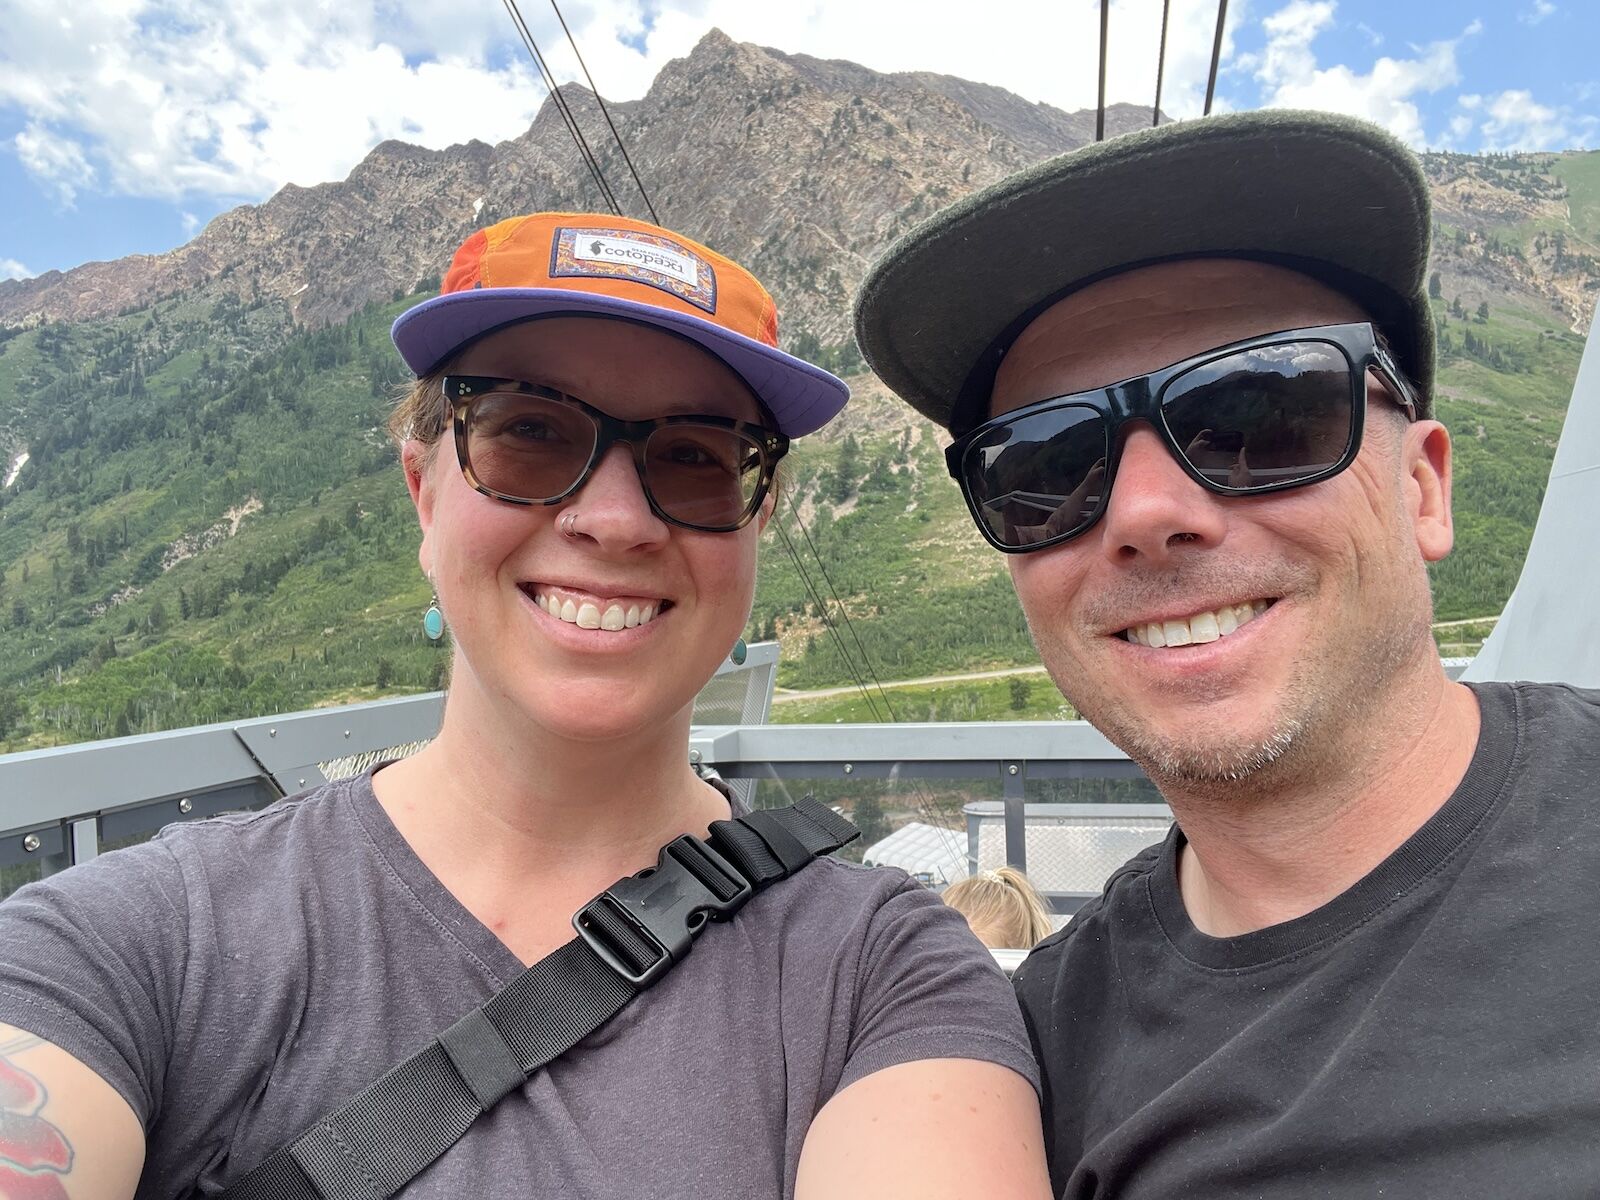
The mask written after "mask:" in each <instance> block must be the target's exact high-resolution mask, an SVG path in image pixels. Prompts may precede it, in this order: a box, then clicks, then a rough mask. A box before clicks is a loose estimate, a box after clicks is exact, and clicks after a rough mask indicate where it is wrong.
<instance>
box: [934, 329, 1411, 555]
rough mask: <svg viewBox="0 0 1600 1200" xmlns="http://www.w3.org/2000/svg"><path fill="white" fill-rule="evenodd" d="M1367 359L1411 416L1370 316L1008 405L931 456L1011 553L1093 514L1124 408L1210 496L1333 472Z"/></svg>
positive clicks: (1357, 442)
mask: <svg viewBox="0 0 1600 1200" xmlns="http://www.w3.org/2000/svg"><path fill="white" fill-rule="evenodd" d="M1368 368H1371V369H1372V370H1373V371H1375V372H1376V373H1377V374H1378V376H1379V377H1380V378H1381V379H1382V380H1383V382H1384V384H1385V385H1386V386H1387V387H1388V389H1389V391H1390V392H1391V394H1392V395H1393V397H1394V399H1395V401H1396V403H1398V404H1399V405H1400V406H1401V407H1402V408H1403V409H1405V411H1406V414H1407V415H1408V416H1409V418H1410V419H1411V420H1413V421H1415V420H1416V419H1417V399H1416V394H1415V393H1414V392H1413V391H1412V389H1411V386H1410V385H1409V384H1408V383H1406V381H1405V378H1404V376H1403V375H1402V374H1401V373H1400V370H1399V368H1398V367H1396V366H1395V364H1394V361H1393V359H1391V358H1390V356H1389V354H1388V351H1387V350H1385V349H1384V348H1383V346H1381V345H1380V344H1379V343H1378V340H1377V337H1376V335H1375V334H1374V333H1373V330H1372V326H1371V325H1368V324H1354V325H1324V326H1319V327H1317V328H1314V329H1292V330H1287V331H1285V332H1282V333H1270V334H1266V335H1264V336H1262V337H1254V338H1250V339H1248V340H1246V341H1242V342H1235V343H1234V344H1232V345H1228V346H1219V347H1217V348H1216V349H1214V350H1208V351H1206V352H1205V353H1204V354H1200V355H1196V356H1195V357H1194V358H1186V359H1184V360H1183V361H1182V362H1177V363H1173V364H1172V365H1171V366H1169V367H1163V368H1162V369H1161V370H1159V371H1152V372H1151V373H1150V374H1148V375H1138V376H1135V377H1134V378H1132V379H1125V380H1123V381H1122V382H1120V383H1113V384H1111V385H1109V386H1107V387H1103V388H1095V389H1093V390H1092V391H1086V392H1077V393H1074V394H1073V395H1070V396H1056V397H1054V398H1052V399H1049V400H1041V401H1040V402H1038V403H1037V404H1030V405H1027V406H1026V407H1024V408H1018V409H1013V410H1012V411H1011V412H1008V413H1002V414H1001V415H1000V416H998V417H995V418H993V419H991V420H988V421H985V422H984V423H983V424H981V425H979V426H978V427H977V428H976V429H973V430H971V431H970V432H968V433H966V434H964V435H962V436H961V437H959V438H957V439H956V440H955V442H954V443H953V444H952V445H951V446H950V447H949V448H948V449H947V450H946V451H945V461H946V462H947V464H948V465H949V467H950V474H951V475H953V476H955V479H956V482H957V483H959V484H960V485H961V494H962V495H963V496H965V497H966V501H967V508H968V509H970V510H971V512H972V518H973V520H974V521H976V522H977V524H978V529H979V531H980V532H981V533H982V534H983V536H984V537H985V538H986V539H988V542H989V544H990V545H991V546H994V547H995V548H996V549H997V550H1003V551H1005V552H1006V553H1008V554H1025V553H1027V552H1029V551H1032V550H1043V549H1045V548H1046V547H1048V546H1055V545H1058V544H1060V543H1061V542H1064V541H1067V540H1068V539H1070V538H1075V537H1077V536H1079V535H1080V534H1082V533H1084V532H1086V531H1087V530H1088V529H1089V528H1090V526H1092V525H1093V524H1094V523H1095V522H1096V521H1097V520H1099V519H1100V516H1101V514H1103V513H1104V512H1105V508H1106V502H1107V501H1108V500H1109V498H1110V496H1111V484H1112V481H1113V479H1114V478H1115V477H1116V470H1117V461H1118V459H1119V458H1120V456H1121V453H1122V443H1123V438H1122V436H1121V434H1122V432H1123V429H1124V427H1125V426H1126V425H1127V424H1128V423H1129V422H1130V421H1147V422H1149V424H1150V425H1152V426H1153V427H1154V428H1155V430H1156V433H1157V434H1158V435H1159V436H1160V438H1161V440H1162V441H1163V442H1164V443H1165V444H1166V447H1167V449H1168V450H1169V451H1171V453H1172V456H1173V458H1175V459H1177V460H1178V463H1179V465H1181V466H1182V467H1183V469H1184V471H1185V472H1187V473H1188V475H1189V477H1190V478H1191V479H1193V480H1194V481H1195V482H1196V483H1198V484H1199V485H1200V486H1201V487H1203V488H1205V489H1206V490H1207V491H1209V492H1215V493H1216V494H1217V495H1219V496H1256V495H1261V494H1264V493H1267V492H1276V491H1282V490H1283V489H1285V488H1295V487H1304V486H1305V485H1306V484H1309V483H1317V482H1319V481H1320V480H1323V479H1328V478H1330V477H1331V476H1334V475H1337V474H1338V473H1339V472H1340V471H1342V470H1344V469H1345V468H1346V467H1348V466H1349V465H1350V464H1351V463H1352V462H1353V461H1354V460H1355V457H1356V454H1357V453H1358V452H1359V451H1360V449H1361V431H1362V427H1363V424H1364V421H1365V416H1366V380H1367V370H1368Z"/></svg>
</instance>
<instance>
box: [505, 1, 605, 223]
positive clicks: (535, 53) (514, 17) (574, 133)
mask: <svg viewBox="0 0 1600 1200" xmlns="http://www.w3.org/2000/svg"><path fill="white" fill-rule="evenodd" d="M503 2H504V4H505V7H506V11H507V12H508V13H510V14H511V21H512V24H514V25H515V26H516V27H517V32H518V33H519V34H520V35H521V37H522V44H523V45H524V46H526V47H527V49H528V54H529V55H530V56H531V57H532V58H533V61H534V65H535V66H536V67H537V68H538V69H539V77H540V78H541V79H543V80H544V85H545V87H546V88H547V89H548V90H549V93H550V99H551V100H552V101H554V103H555V106H556V111H557V112H558V113H559V114H560V115H561V121H562V124H564V125H565V126H566V127H567V134H568V135H569V136H570V137H571V138H572V141H573V145H575V146H576V147H577V148H578V154H579V156H580V157H581V158H582V159H583V162H584V165H585V166H586V167H588V169H589V177H590V178H591V179H593V180H594V183H595V186H596V187H597V188H599V189H600V195H601V198H602V199H604V201H605V203H606V207H607V208H609V209H610V210H611V211H612V212H613V213H614V214H615V215H617V216H619V217H620V216H622V206H621V205H619V204H618V203H617V197H616V195H615V194H614V193H613V192H612V191H611V187H610V185H609V184H608V183H607V182H606V177H605V172H604V171H602V170H601V169H600V160H599V159H598V158H596V157H595V154H594V151H593V150H591V149H590V148H589V142H588V139H587V138H585V137H584V136H583V130H581V129H580V128H578V120H577V117H576V116H575V115H574V114H573V112H572V110H571V108H570V107H569V106H568V104H567V99H566V97H565V96H563V95H562V94H561V88H560V86H559V85H558V84H557V83H556V78H555V75H554V73H552V72H551V70H550V67H549V64H548V63H546V62H545V59H544V55H543V54H542V53H540V50H539V43H538V42H536V41H534V38H533V34H532V33H531V32H530V31H529V29H528V25H527V22H526V21H524V20H523V19H522V13H521V11H520V10H519V9H518V8H517V0H503Z"/></svg>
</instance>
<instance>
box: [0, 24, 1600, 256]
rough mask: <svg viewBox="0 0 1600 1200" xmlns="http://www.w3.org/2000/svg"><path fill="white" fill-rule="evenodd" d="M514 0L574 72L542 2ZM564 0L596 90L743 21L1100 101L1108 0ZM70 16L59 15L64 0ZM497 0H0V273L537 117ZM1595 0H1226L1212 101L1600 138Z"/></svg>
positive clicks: (1198, 71) (1448, 135)
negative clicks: (370, 156) (413, 147)
mask: <svg viewBox="0 0 1600 1200" xmlns="http://www.w3.org/2000/svg"><path fill="white" fill-rule="evenodd" d="M521 7H522V10H523V14H524V16H525V17H526V19H527V20H528V22H529V24H530V26H531V27H532V28H533V31H534V36H535V37H536V38H537V39H538V40H539V41H540V44H541V47H542V48H543V49H544V51H545V53H546V55H547V57H549V58H550V59H551V61H552V65H553V66H554V68H555V69H556V71H557V73H558V74H559V75H561V76H562V78H564V79H565V78H572V77H574V75H575V74H576V70H577V67H576V63H575V62H574V61H573V60H572V58H571V54H570V51H567V50H566V47H565V45H564V44H563V43H562V41H561V39H560V35H559V31H558V30H557V29H556V27H555V19H554V17H553V15H552V14H551V11H550V9H549V7H548V5H547V4H545V3H544V0H522V5H521ZM943 7H944V6H943V5H942V4H941V3H940V0H785V2H784V3H781V4H780V3H764V4H754V3H750V2H749V0H673V2H670V3H666V2H663V0H586V2H583V3H580V2H579V0H565V3H564V4H563V11H564V12H565V14H566V16H567V20H568V23H569V24H570V25H572V27H573V30H574V32H575V34H576V35H577V37H578V41H579V45H580V47H581V49H582V50H583V53H584V57H585V59H586V60H587V61H588V64H589V67H590V69H591V70H592V71H593V72H594V75H595V78H596V80H597V81H598V82H599V84H600V86H601V88H602V90H603V91H604V92H605V93H606V94H607V95H608V96H611V97H615V98H618V99H629V98H633V97H637V96H639V95H642V94H643V93H644V91H645V90H646V89H647V88H648V86H649V83H650V80H651V79H653V78H654V76H655V74H656V72H657V71H659V70H660V68H661V66H662V65H663V64H664V63H666V62H667V61H669V60H670V59H672V58H675V57H679V56H681V55H683V54H685V53H687V52H688V51H689V49H690V48H691V47H692V46H693V45H694V43H695V42H696V41H698V40H699V38H700V37H701V36H703V35H704V34H705V32H706V31H707V30H709V29H710V28H712V27H713V26H717V27H720V28H722V29H723V30H725V31H726V32H727V33H729V34H730V35H731V36H733V37H735V38H737V39H739V40H741V41H752V42H757V43H760V44H762V45H768V46H774V47H776V48H778V49H780V50H785V51H791V52H797V53H808V54H815V55H818V56H822V57H829V58H846V59H852V60H854V61H857V62H861V63H864V64H866V65H867V66H870V67H873V68H875V69H878V70H886V71H898V70H933V71H942V72H946V73H949V74H954V75H961V76H964V77H966V78H969V79H977V80H981V81H983V82H988V83H994V84H999V85H1001V86H1004V87H1009V88H1011V89H1012V90H1014V91H1016V92H1018V93H1020V94H1021V95H1023V96H1025V97H1027V98H1028V99H1031V100H1043V101H1046V102H1048V103H1051V104H1055V105H1058V106H1060V107H1064V108H1080V107H1084V106H1087V105H1092V104H1093V102H1094V94H1095V84H1096V80H1095V60H1096V53H1097V39H1098V30H1099V15H1098V14H1099V3H1098V0H986V3H985V4H984V5H983V6H982V7H981V11H982V13H983V21H982V22H981V23H979V24H974V21H973V18H972V13H973V11H974V9H973V8H972V6H967V5H954V4H952V5H949V6H948V7H949V19H941V15H942V14H941V9H942V8H943ZM63 14H68V15H63ZM1160 19H1161V3H1160V0H1114V2H1113V4H1112V9H1111V64H1110V83H1109V91H1110V95H1111V98H1112V99H1113V100H1127V101H1131V102H1135V103H1145V104H1148V103H1149V101H1150V96H1151V93H1152V92H1153V87H1154V74H1155V48H1156V43H1157V31H1158V29H1159V23H1160ZM1215 19H1216V4H1215V0H1172V17H1171V32H1170V34H1169V49H1168V57H1167V90H1166V93H1165V104H1164V107H1166V108H1167V109H1168V111H1169V112H1171V113H1173V114H1174V115H1177V116H1180V117H1190V116H1195V115H1198V113H1199V111H1200V108H1201V104H1202V98H1203V93H1204V87H1205V71H1206V66H1207V64H1208V61H1209V56H1210V50H1211V38H1212V32H1213V29H1214V22H1215ZM513 38H514V32H513V29H512V26H511V23H510V20H509V18H508V17H507V16H506V14H505V11H504V9H503V7H502V6H501V4H500V3H498V2H497V0H448V2H447V0H343V2H342V3H340V4H339V5H336V6H335V5H328V4H326V3H325V2H324V0H232V2H230V3H226V4H225V3H222V2H221V0H77V2H75V3H74V4H72V5H71V6H66V5H62V4H60V3H59V0H6V2H5V3H4V4H3V5H0V278H6V277H12V276H19V275H26V274H30V273H31V274H37V273H39V272H42V271H46V270H50V269H66V268H69V267H71V266H74V265H77V264H78V263H81V262H85V261H89V260H93V259H102V258H116V257H120V256H121V255H124V254H131V253H159V252H161V251H164V250H169V249H171V248H173V247H175V246H178V245H181V244H182V243H184V242H185V241H187V240H188V239H189V238H190V237H192V236H193V235H194V233H195V232H197V231H198V230H199V229H200V228H201V227H203V226H204V224H205V223H206V222H207V221H209V220H210V219H211V218H212V217H214V216H216V215H217V214H218V213H220V212H223V211H225V210H226V209H228V208H230V207H232V206H233V205H235V204H240V203H247V202H258V201H260V200H262V199H265V198H266V197H267V196H269V195H271V194H272V193H273V192H274V191H276V190H277V189H278V188H279V187H281V186H282V185H283V184H284V183H287V182H295V183H299V184H304V185H310V184H315V183H319V182H323V181H326V180H330V179H339V178H343V177H344V175H345V174H347V173H348V172H349V170H350V168H351V167H352V166H354V165H355V163H356V162H358V161H359V160H360V158H361V157H362V155H363V154H365V153H366V151H367V150H369V149H370V148H371V147H372V146H373V145H375V144H377V142H379V141H381V140H383V139H384V138H386V137H400V138H404V139H406V140H409V141H413V142H418V143H420V144H423V145H427V146H434V147H439V146H445V145H449V144H451V143H454V142H460V141H464V140H466V139H468V138H472V137H477V138H481V139H483V140H485V141H499V140H502V139H505V138H508V137H514V136H516V134H518V133H519V132H521V131H522V130H523V129H524V128H526V126H527V124H528V122H529V121H530V120H531V119H532V116H533V114H534V112H535V111H536V110H537V108H538V105H539V102H540V100H541V99H542V92H541V90H540V88H539V87H538V86H537V84H536V83H535V77H534V75H533V72H532V69H531V67H530V66H529V65H528V64H526V62H525V61H524V56H523V53H522V51H521V48H520V46H519V45H518V44H517V43H516V42H515V41H514V40H513ZM1597 47H1600V5H1597V4H1595V3H1593V0H1485V2H1483V3H1475V2H1474V0H1449V2H1446V0H1406V2H1403V3H1396V2H1395V0H1387V2H1380V0H1231V3H1230V4H1229V24H1228V36H1227V44H1226V48H1225V54H1224V64H1223V71H1222V75H1221V79H1220V81H1219V85H1218V104H1219V106H1220V107H1228V108H1256V107H1262V106H1266V105H1296V106H1306V107H1316V108H1328V109H1335V110H1339V111H1345V112H1351V113H1354V114H1356V115H1360V116H1365V117H1368V118H1369V119H1372V120H1376V121H1379V122H1380V123H1382V124H1384V125H1386V126H1387V127H1388V128H1390V129H1391V130H1393V131H1394V132H1395V133H1397V134H1398V135H1399V136H1401V137H1403V138H1405V139H1407V140H1408V141H1410V142H1411V143H1412V144H1413V145H1416V146H1418V147H1419V148H1420V147H1450V148H1454V149H1461V150H1470V151H1480V150H1507V149H1568V148H1573V147H1579V146H1584V147H1587V146H1600V58H1597V56H1596V54H1595V50H1596V48H1597Z"/></svg>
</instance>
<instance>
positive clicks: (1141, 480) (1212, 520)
mask: <svg viewBox="0 0 1600 1200" xmlns="http://www.w3.org/2000/svg"><path fill="white" fill-rule="evenodd" d="M1222 500H1223V497H1221V496H1217V495H1213V494H1212V493H1211V492H1208V491H1206V490H1205V489H1204V488H1203V487H1201V486H1200V485H1199V484H1198V483H1196V482H1195V481H1194V480H1193V479H1191V478H1190V477H1189V476H1188V475H1187V474H1186V473H1185V472H1184V469H1183V467H1182V466H1180V465H1179V463H1178V460H1177V459H1176V458H1174V457H1173V455H1172V451H1170V450H1169V449H1167V446H1166V443H1164V442H1163V441H1162V440H1161V437H1160V435H1159V434H1157V433H1156V431H1155V430H1154V429H1152V428H1150V426H1148V425H1136V426H1135V427H1134V428H1133V429H1132V430H1131V431H1130V432H1129V433H1128V435H1127V438H1126V440H1125V441H1124V443H1123V446H1122V456H1121V458H1120V459H1119V461H1118V463H1117V473H1116V479H1115V480H1114V481H1113V483H1112V486H1111V497H1110V499H1109V501H1108V502H1107V504H1106V515H1105V518H1104V519H1103V521H1102V522H1101V529H1100V538H1101V545H1102V547H1103V549H1104V551H1105V553H1106V555H1107V556H1108V557H1110V558H1112V559H1114V560H1116V561H1118V562H1123V563H1126V562H1128V561H1130V560H1133V559H1141V558H1142V559H1144V560H1145V561H1146V562H1150V563H1162V562H1165V561H1166V560H1167V559H1168V558H1169V557H1170V556H1171V554H1172V550H1173V547H1175V546H1180V545H1190V546H1215V545H1217V544H1219V543H1220V542H1221V541H1222V539H1223V536H1224V535H1225V534H1226V532H1227V512H1226V510H1225V509H1224V507H1223V505H1222Z"/></svg>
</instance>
